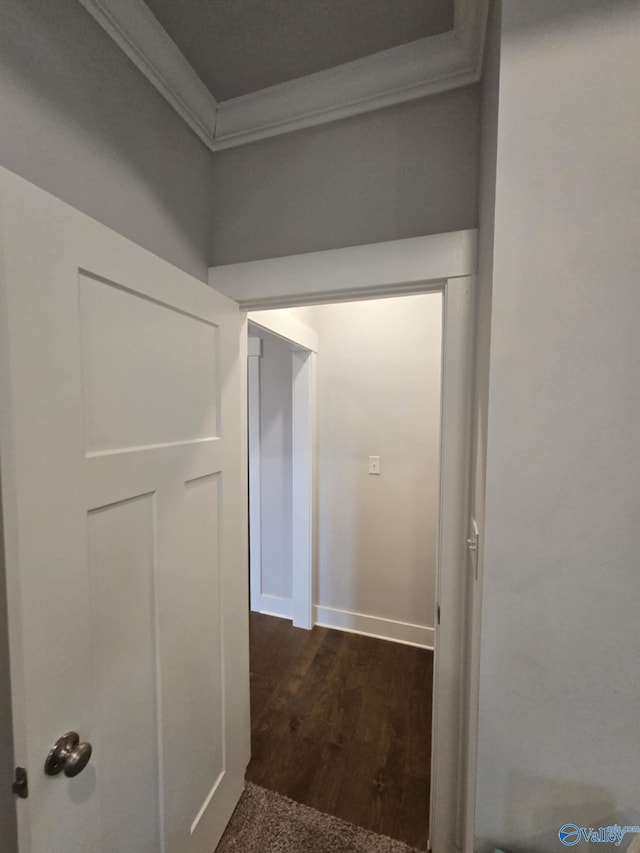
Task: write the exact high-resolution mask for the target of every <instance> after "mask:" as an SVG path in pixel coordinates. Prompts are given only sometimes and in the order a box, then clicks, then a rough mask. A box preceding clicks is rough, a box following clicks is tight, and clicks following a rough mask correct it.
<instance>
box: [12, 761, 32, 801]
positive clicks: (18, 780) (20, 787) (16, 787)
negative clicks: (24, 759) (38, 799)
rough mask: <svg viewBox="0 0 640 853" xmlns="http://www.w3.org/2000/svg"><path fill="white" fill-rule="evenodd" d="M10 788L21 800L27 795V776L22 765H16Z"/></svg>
mask: <svg viewBox="0 0 640 853" xmlns="http://www.w3.org/2000/svg"><path fill="white" fill-rule="evenodd" d="M11 789H12V791H13V793H14V794H15V795H16V797H20V799H21V800H26V799H27V797H28V796H29V777H28V775H27V771H26V769H25V768H24V767H16V775H15V782H14V783H13V785H12V788H11Z"/></svg>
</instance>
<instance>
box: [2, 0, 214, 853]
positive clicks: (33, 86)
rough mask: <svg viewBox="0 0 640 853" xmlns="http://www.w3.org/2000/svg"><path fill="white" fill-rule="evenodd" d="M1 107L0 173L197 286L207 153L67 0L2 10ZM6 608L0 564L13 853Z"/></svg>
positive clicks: (204, 235) (11, 829) (6, 814)
mask: <svg viewBox="0 0 640 853" xmlns="http://www.w3.org/2000/svg"><path fill="white" fill-rule="evenodd" d="M0 103H2V118H1V120H0V166H3V167H5V168H7V169H10V170H11V171H13V172H16V173H17V174H19V175H21V176H22V177H24V178H26V179H27V180H29V181H31V182H33V183H35V184H38V185H39V186H41V187H43V188H44V189H45V190H47V191H49V192H51V193H53V194H54V195H56V196H58V197H59V198H61V199H63V200H64V201H67V202H69V203H70V204H72V205H73V206H74V207H77V208H78V209H80V210H83V211H84V212H86V213H88V214H89V215H90V216H93V217H94V218H95V219H98V220H99V221H101V222H103V223H104V224H105V225H108V226H110V227H111V228H113V229H115V230H116V231H119V232H120V233H121V234H124V235H125V236H126V237H129V238H130V239H132V240H135V241H136V242H138V243H140V244H141V245H142V246H145V247H146V248H148V249H150V250H151V251H153V252H155V253H156V254H158V255H160V256H161V257H164V258H165V259H166V260H168V261H170V262H172V263H174V264H175V265H176V266H178V267H180V268H182V269H184V270H185V271H186V272H189V273H191V274H192V275H194V276H197V277H198V278H200V279H202V280H203V281H206V276H207V267H208V263H209V257H208V252H209V230H210V222H209V220H210V210H211V208H210V191H211V185H210V165H211V155H210V153H209V152H208V151H207V149H206V148H205V147H204V145H202V144H201V143H200V141H199V140H198V139H197V138H196V137H195V136H194V135H193V134H192V132H191V131H190V130H189V129H188V128H187V126H186V125H185V124H184V122H183V121H182V120H181V119H180V118H179V117H178V116H177V114H176V113H175V112H174V111H173V110H172V108H171V107H169V105H168V104H167V103H166V102H165V101H164V100H163V99H162V98H161V97H160V95H158V94H157V92H156V91H155V90H154V89H153V87H152V86H151V85H150V84H149V83H148V82H147V81H146V80H145V79H144V77H143V76H142V75H141V74H140V73H139V72H138V71H137V70H136V69H135V68H134V66H133V65H132V64H131V63H130V62H129V61H128V60H127V59H126V58H125V56H124V54H123V53H122V52H121V51H120V50H119V49H118V48H117V47H116V46H115V45H114V44H113V43H112V42H111V40H110V39H109V38H108V37H107V36H106V34H105V33H104V32H103V31H102V30H101V29H100V28H99V27H98V25H97V24H96V23H95V22H94V21H93V19H92V18H91V17H90V16H89V15H88V14H87V12H86V11H85V10H84V9H83V8H82V6H81V5H80V3H78V2H77V0H54V2H51V0H3V2H2V8H1V10H0ZM0 531H1V524H0ZM0 544H1V543H0ZM1 556H2V549H1V547H0V557H1ZM5 610H6V603H5V584H4V565H3V564H0V780H2V784H1V785H0V839H1V840H0V847H1V848H2V851H3V853H12V851H13V850H14V843H15V823H14V802H13V800H14V798H13V797H12V796H11V794H10V788H9V785H8V782H9V779H10V778H11V772H12V767H13V758H12V743H11V729H10V699H9V676H8V655H7V627H6V619H5Z"/></svg>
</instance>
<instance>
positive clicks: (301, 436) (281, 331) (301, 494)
mask: <svg viewBox="0 0 640 853" xmlns="http://www.w3.org/2000/svg"><path fill="white" fill-rule="evenodd" d="M247 321H248V323H250V324H251V325H252V326H254V327H257V328H259V329H263V330H264V331H266V332H268V333H269V334H272V335H275V336H276V337H278V338H280V339H281V340H283V341H286V342H287V343H289V344H291V369H292V383H291V394H292V400H291V402H292V423H291V426H292V452H291V458H292V471H291V505H292V525H291V533H292V536H291V538H292V560H291V563H292V596H291V606H290V608H289V610H288V612H287V613H286V614H285V613H284V612H283V611H282V607H281V604H280V602H278V603H277V604H276V608H280V611H281V612H279V613H276V612H275V609H273V610H272V611H270V610H269V604H270V603H269V602H268V601H267V603H266V604H265V603H264V602H262V601H261V599H262V598H263V596H262V595H261V594H260V595H258V594H256V593H255V591H256V590H260V589H261V580H262V555H261V544H262V519H261V505H262V491H261V450H260V413H259V407H260V394H261V390H260V358H261V356H262V350H261V347H258V346H256V345H255V344H252V343H251V341H252V340H255V339H251V338H250V339H249V348H248V356H249V359H248V370H247V377H248V400H249V406H248V414H249V435H248V446H249V466H250V467H249V515H250V519H253V521H252V522H250V527H249V531H250V535H249V551H250V555H249V564H250V573H251V608H252V610H260V611H261V612H266V613H268V612H272V613H273V615H276V616H285V617H286V618H291V619H292V621H293V624H294V625H295V626H296V627H297V628H306V629H307V630H310V629H311V628H312V627H313V578H314V577H315V565H314V507H313V482H314V471H313V468H314V458H315V424H316V358H317V354H318V349H319V343H318V335H317V333H316V332H315V331H314V330H313V329H310V328H309V327H308V326H305V325H304V324H303V323H301V322H300V321H299V320H298V319H297V318H295V317H292V316H290V315H288V314H287V313H286V312H285V311H282V310H278V311H261V312H259V313H253V312H249V313H248V314H247ZM274 604H275V601H274ZM289 611H290V612H289Z"/></svg>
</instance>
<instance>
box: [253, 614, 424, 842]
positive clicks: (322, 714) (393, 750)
mask: <svg viewBox="0 0 640 853" xmlns="http://www.w3.org/2000/svg"><path fill="white" fill-rule="evenodd" d="M250 625H251V729H252V736H251V745H252V760H251V763H250V764H249V767H248V769H247V779H248V780H249V781H251V782H255V783H256V784H257V785H262V786H263V787H265V788H269V789H270V790H272V791H277V792H278V793H279V794H284V795H285V796H287V797H290V798H291V799H293V800H296V801H298V802H300V803H305V804H306V805H309V806H313V807H314V808H316V809H320V810H321V811H323V812H327V813H328V814H332V815H336V816H337V817H340V818H343V819H344V820H348V821H351V822H352V823H355V824H358V825H359V826H363V827H365V828H367V829H371V830H373V831H374V832H379V833H382V834H384V835H389V836H391V837H392V838H396V839H399V840H401V841H404V842H406V843H407V844H410V845H411V846H413V847H417V848H419V849H421V850H426V848H427V832H428V816H429V814H428V813H429V764H430V760H431V694H432V682H433V652H429V651H425V650H424V649H416V648H413V647H411V646H403V645H400V644H398V643H390V642H387V641H385V640H377V639H373V638H371V637H362V636H359V635H357V634H347V633H343V632H342V631H333V630H330V629H327V628H318V627H316V628H314V629H313V630H312V631H304V630H302V629H300V628H294V627H293V626H292V625H291V622H288V621H286V620H284V619H277V618H275V617H272V616H263V615H261V614H258V613H251V618H250Z"/></svg>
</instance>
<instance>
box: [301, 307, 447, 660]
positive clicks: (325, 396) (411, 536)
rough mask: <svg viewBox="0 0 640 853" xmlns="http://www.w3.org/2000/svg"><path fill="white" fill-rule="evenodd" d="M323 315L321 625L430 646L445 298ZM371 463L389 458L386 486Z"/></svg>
mask: <svg viewBox="0 0 640 853" xmlns="http://www.w3.org/2000/svg"><path fill="white" fill-rule="evenodd" d="M312 310H313V325H314V326H315V328H317V330H318V331H319V334H320V353H319V355H318V361H317V365H318V372H317V377H318V470H319V475H318V500H319V505H318V570H317V586H316V599H315V600H316V603H317V605H318V609H317V619H318V621H319V622H321V623H323V624H332V625H335V626H336V627H340V626H342V627H352V628H356V629H358V630H362V631H365V632H370V633H374V634H379V635H382V636H389V637H392V638H395V639H401V640H405V641H409V642H416V643H422V644H427V645H428V644H431V643H432V639H433V638H432V629H433V625H434V602H435V571H436V527H437V520H438V506H437V504H438V466H439V427H440V423H439V418H440V371H441V339H442V297H441V295H440V294H425V295H420V296H410V297H402V298H395V299H382V300H376V301H370V302H355V303H342V304H337V305H320V306H316V307H314V308H313V309H312ZM306 318H307V321H308V319H309V314H308V313H307V315H306ZM370 455H376V456H380V457H381V464H382V474H381V476H379V477H376V476H370V475H369V474H368V457H369V456H370ZM340 611H346V615H345V614H341V613H340ZM354 614H360V615H361V616H362V617H363V618H359V617H357V616H354ZM384 620H390V621H389V622H385V621H384ZM410 626H413V627H410Z"/></svg>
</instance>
